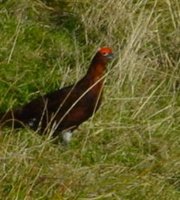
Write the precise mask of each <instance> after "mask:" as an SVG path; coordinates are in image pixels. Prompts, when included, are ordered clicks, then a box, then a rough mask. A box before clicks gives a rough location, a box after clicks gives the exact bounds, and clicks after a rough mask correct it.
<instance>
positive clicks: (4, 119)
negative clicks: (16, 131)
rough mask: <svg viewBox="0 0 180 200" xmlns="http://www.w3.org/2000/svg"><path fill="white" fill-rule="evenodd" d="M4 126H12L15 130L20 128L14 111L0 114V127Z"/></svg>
mask: <svg viewBox="0 0 180 200" xmlns="http://www.w3.org/2000/svg"><path fill="white" fill-rule="evenodd" d="M4 126H14V127H17V128H18V127H20V126H21V125H20V122H19V119H18V113H17V112H16V111H13V110H10V111H8V112H1V113H0V127H4Z"/></svg>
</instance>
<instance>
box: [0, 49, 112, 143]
mask: <svg viewBox="0 0 180 200" xmlns="http://www.w3.org/2000/svg"><path fill="white" fill-rule="evenodd" d="M112 58H113V54H112V50H111V49H110V48H107V47H103V48H100V49H99V50H98V52H97V53H96V54H95V56H94V58H93V60H92V62H91V64H90V66H89V69H88V71H87V73H86V75H85V76H84V77H83V78H82V79H81V80H79V81H78V82H77V83H75V84H73V85H71V86H68V87H64V88H62V89H59V90H56V91H54V92H51V93H48V94H46V95H44V96H40V97H38V98H36V99H34V100H32V101H30V102H29V103H27V104H26V105H24V106H22V107H20V108H17V109H14V110H11V111H8V112H6V113H1V114H0V123H1V125H4V124H7V125H11V126H12V125H13V126H14V127H15V128H18V127H22V126H23V125H27V126H29V127H30V128H32V129H33V130H38V132H40V133H47V132H48V131H49V130H51V134H52V135H53V136H58V135H59V134H62V138H63V141H64V142H65V143H68V142H69V141H70V139H71V135H72V132H73V130H75V129H76V128H77V127H78V126H79V125H80V124H81V123H83V122H84V121H86V120H87V119H88V118H90V117H91V116H92V115H93V113H95V112H96V111H97V109H98V108H99V106H100V103H101V97H102V89H103V81H104V74H105V71H106V65H107V63H108V61H110V60H111V59H112Z"/></svg>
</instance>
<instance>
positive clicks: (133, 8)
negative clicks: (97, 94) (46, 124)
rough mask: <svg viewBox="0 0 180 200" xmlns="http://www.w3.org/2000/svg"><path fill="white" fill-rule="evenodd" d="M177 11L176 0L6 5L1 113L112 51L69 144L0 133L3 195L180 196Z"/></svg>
mask: <svg viewBox="0 0 180 200" xmlns="http://www.w3.org/2000/svg"><path fill="white" fill-rule="evenodd" d="M45 2H48V3H47V4H45ZM179 12H180V5H179V1H178V0H172V1H169V0H165V1H153V0H150V1H143V0H136V1H135V0H134V1H132V0H131V1H130V0H126V1H125V0H107V1H84V2H82V1H74V2H73V1H71V2H68V1H65V2H61V1H55V0H54V1H51V2H50V3H49V1H40V0H36V1H30V0H29V1H27V0H16V1H15V0H7V1H4V2H3V3H0V40H1V46H0V110H1V111H5V110H8V109H10V108H12V107H16V106H20V105H23V104H24V103H26V102H28V101H29V100H31V99H33V98H35V97H36V96H38V95H40V94H44V93H46V92H48V91H52V90H55V89H57V88H59V87H63V86H64V85H68V84H70V83H72V82H74V81H76V80H78V79H80V77H82V76H83V74H84V73H85V72H86V70H87V68H88V65H89V63H90V60H91V58H92V56H93V55H94V53H95V52H96V50H97V49H98V47H99V46H110V47H112V48H113V51H114V53H115V59H114V61H113V62H112V63H111V64H110V65H109V66H108V72H107V77H106V84H105V88H104V89H105V91H104V99H103V103H102V106H101V108H100V110H99V111H98V113H97V114H96V115H95V116H94V117H93V118H92V119H90V120H88V121H87V122H86V123H84V124H83V125H82V126H80V128H79V129H78V130H76V131H75V132H74V136H73V140H72V142H71V144H70V145H69V147H68V148H65V147H63V146H61V145H56V144H54V143H53V142H52V141H51V139H50V138H47V137H41V136H39V135H37V134H35V133H34V132H33V131H31V130H28V129H21V130H14V129H13V128H4V129H1V130H0V199H2V200H12V199H18V200H21V199H28V200H30V199H49V200H50V199H53V200H64V199H69V200H72V199H78V200H79V199H80V200H99V199H100V200H105V199H107V200H120V199H121V200H124V199H127V200H128V199H133V200H142V199H144V200H156V199H157V200H159V199H162V200H177V199H179V198H180V182H179V180H180V163H179V160H180V159H179V158H180V150H179V146H180V139H179V138H180V137H179V133H180V81H179V80H180V60H179V46H180V45H179V44H180V36H179V35H180V34H179V26H180V16H179Z"/></svg>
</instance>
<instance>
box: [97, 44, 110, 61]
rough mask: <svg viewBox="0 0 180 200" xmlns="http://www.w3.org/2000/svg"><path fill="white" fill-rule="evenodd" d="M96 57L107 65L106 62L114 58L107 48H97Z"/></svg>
mask: <svg viewBox="0 0 180 200" xmlns="http://www.w3.org/2000/svg"><path fill="white" fill-rule="evenodd" d="M97 55H98V58H99V59H100V60H101V61H103V62H104V63H107V62H108V61H110V60H112V59H113V57H114V56H113V53H112V49H111V48H109V47H102V48H99V50H98V52H97Z"/></svg>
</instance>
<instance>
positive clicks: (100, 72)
mask: <svg viewBox="0 0 180 200" xmlns="http://www.w3.org/2000/svg"><path fill="white" fill-rule="evenodd" d="M105 72H106V63H103V62H96V61H92V63H91V65H90V67H89V69H88V71H87V74H86V77H87V78H88V79H89V80H91V82H93V83H95V82H103V80H104V74H105Z"/></svg>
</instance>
